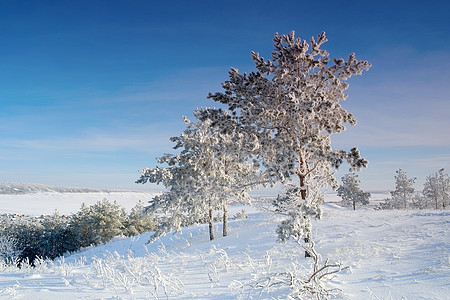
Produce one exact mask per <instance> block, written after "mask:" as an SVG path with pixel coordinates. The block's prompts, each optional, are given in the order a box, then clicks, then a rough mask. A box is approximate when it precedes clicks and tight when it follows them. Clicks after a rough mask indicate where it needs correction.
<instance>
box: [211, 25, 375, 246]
mask: <svg viewBox="0 0 450 300" xmlns="http://www.w3.org/2000/svg"><path fill="white" fill-rule="evenodd" d="M326 41H327V38H326V36H325V33H322V34H320V35H318V37H317V39H315V38H314V37H312V38H311V40H310V42H309V43H308V42H307V41H306V40H302V39H300V38H296V37H295V33H294V32H291V33H290V34H288V35H279V34H275V37H274V51H273V52H272V59H271V60H264V59H263V58H262V57H261V56H260V55H259V54H258V53H255V52H252V60H253V62H254V64H255V66H256V69H257V71H256V72H252V73H250V74H246V73H243V74H241V73H239V71H238V70H237V69H234V68H232V69H231V71H230V72H229V80H228V81H226V82H224V83H223V84H222V87H223V89H224V90H225V91H224V92H222V93H215V94H210V95H209V98H210V99H212V100H214V101H217V102H220V103H222V104H224V105H226V106H227V107H228V109H229V111H230V112H231V114H232V116H233V117H234V118H235V120H236V122H237V123H238V124H239V125H240V128H239V130H242V131H246V132H251V133H252V134H255V135H257V137H258V141H259V143H258V144H259V147H258V148H257V149H255V152H254V155H255V156H256V157H258V158H261V159H262V163H263V166H264V168H265V170H266V174H268V175H269V176H270V178H271V179H272V182H275V181H281V182H283V183H286V184H288V185H287V187H286V193H285V195H283V196H280V197H279V198H278V200H279V202H283V203H279V204H278V207H279V208H280V209H282V210H283V213H284V214H285V215H286V216H287V219H286V220H285V221H284V222H283V223H282V224H281V225H280V226H281V227H282V228H280V229H279V233H280V234H281V235H280V238H281V239H284V238H289V237H294V238H296V239H298V238H309V237H310V235H311V230H310V217H316V218H319V217H320V214H321V213H320V204H321V203H322V201H323V195H322V193H321V191H322V190H323V189H324V188H325V187H326V186H332V187H337V182H336V179H335V178H334V175H333V174H334V170H335V169H337V168H338V167H339V166H340V165H341V164H342V163H343V162H344V161H347V162H348V163H349V164H350V166H351V168H352V169H359V168H362V167H365V166H366V165H367V161H366V160H365V159H363V158H361V156H360V153H359V151H358V149H357V148H352V149H350V151H349V152H346V151H344V150H334V149H333V148H332V147H331V136H332V135H333V134H336V133H340V132H342V131H344V130H345V126H344V125H345V123H348V124H350V125H355V124H356V120H355V118H354V116H353V115H352V114H351V113H349V112H348V111H346V110H345V109H344V108H343V107H342V106H341V104H340V102H341V101H343V100H345V99H346V98H347V95H346V94H345V90H347V88H348V87H349V85H348V83H347V82H346V81H347V80H348V79H349V78H350V77H352V76H353V75H361V74H362V72H363V70H368V69H369V68H370V66H371V65H370V64H369V63H368V62H367V61H358V60H357V59H356V58H355V54H350V56H349V57H348V59H342V58H339V59H330V57H329V53H328V52H327V51H325V50H323V49H321V46H322V45H323V44H324V43H325V42H326ZM213 123H220V122H219V121H218V120H214V119H213Z"/></svg>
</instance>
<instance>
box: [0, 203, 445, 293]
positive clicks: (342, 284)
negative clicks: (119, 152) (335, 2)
mask: <svg viewBox="0 0 450 300" xmlns="http://www.w3.org/2000/svg"><path fill="white" fill-rule="evenodd" d="M124 196H125V195H124ZM74 197H75V196H74ZM328 200H331V201H333V200H336V199H335V197H334V196H328ZM74 201H75V200H74ZM136 201H137V200H136ZM132 206H133V205H131V207H132ZM243 208H244V209H245V210H246V212H247V214H248V216H249V218H248V219H242V220H240V219H236V220H230V224H229V236H228V237H225V238H222V237H220V232H221V226H220V224H217V225H216V226H215V231H216V239H215V240H214V241H209V237H208V228H207V225H196V226H191V227H189V228H186V229H185V230H183V233H181V234H177V235H167V236H165V237H163V238H161V239H160V240H159V241H156V242H155V243H153V244H146V242H147V240H148V239H149V237H150V233H146V234H142V235H140V236H137V237H131V238H117V239H115V240H114V241H112V242H110V243H107V244H104V245H101V246H98V247H92V248H89V249H85V250H84V251H82V252H79V253H75V254H73V255H70V256H67V257H64V258H60V259H57V260H55V261H54V262H49V261H45V262H41V263H40V264H38V265H37V266H36V267H35V268H31V267H28V268H27V267H24V268H22V269H16V268H12V267H10V266H0V298H1V299H268V298H275V299H285V298H286V297H287V294H288V292H289V289H288V288H287V287H284V286H281V285H273V286H269V287H268V286H266V283H267V280H268V278H269V277H271V278H274V276H273V275H274V274H275V273H278V272H284V271H285V270H289V271H291V272H293V273H295V274H297V275H298V276H300V277H304V276H305V275H307V274H309V265H310V264H311V260H308V259H304V258H303V250H302V249H299V248H298V246H296V245H295V244H294V243H293V242H288V243H287V244H280V243H277V242H276V233H275V229H276V226H277V225H278V223H279V222H280V220H281V218H280V217H279V216H277V215H273V214H271V213H268V212H266V211H264V210H263V209H261V208H258V207H244V206H241V205H236V206H232V207H231V211H230V216H231V217H232V216H233V215H235V214H236V213H237V212H240V211H241V210H242V209H243ZM323 210H324V214H323V219H322V220H318V221H314V227H313V232H314V237H313V238H314V240H315V242H316V250H317V251H318V252H319V253H320V254H321V256H322V258H323V260H324V259H326V258H329V259H330V261H331V262H339V263H342V264H343V265H344V266H347V267H349V268H348V269H346V270H344V271H342V272H340V273H337V274H334V276H333V277H332V278H331V280H330V281H328V282H326V287H327V288H336V289H340V292H339V291H336V293H335V294H334V295H335V298H337V299H448V298H447V295H448V293H449V283H448V282H449V280H448V278H450V261H449V249H450V248H449V246H450V239H449V236H448V231H449V224H450V212H448V211H433V210H428V211H416V210H408V211H380V210H373V209H372V208H361V207H357V210H356V211H353V210H350V209H347V208H342V207H339V206H338V205H336V204H335V203H330V202H328V203H325V204H324V205H323Z"/></svg>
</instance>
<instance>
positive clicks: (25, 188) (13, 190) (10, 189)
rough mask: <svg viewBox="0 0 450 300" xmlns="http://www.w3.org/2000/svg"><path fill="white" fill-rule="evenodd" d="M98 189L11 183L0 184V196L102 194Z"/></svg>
mask: <svg viewBox="0 0 450 300" xmlns="http://www.w3.org/2000/svg"><path fill="white" fill-rule="evenodd" d="M102 191H104V190H100V189H89V188H80V187H61V186H51V185H43V184H37V183H11V182H0V194H11V195H16V194H30V193H43V192H58V193H94V192H102Z"/></svg>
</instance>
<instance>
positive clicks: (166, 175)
mask: <svg viewBox="0 0 450 300" xmlns="http://www.w3.org/2000/svg"><path fill="white" fill-rule="evenodd" d="M200 114H201V110H197V111H196V112H195V116H196V117H198V116H199V115H200ZM184 120H185V123H186V126H187V128H186V129H185V130H184V132H183V133H182V134H181V135H180V136H178V137H173V138H171V140H172V141H173V142H175V146H174V149H179V150H180V153H179V154H177V155H175V154H165V155H164V156H162V157H160V158H158V159H157V161H158V163H160V164H167V167H165V168H160V167H156V168H146V169H143V170H141V171H140V172H141V177H140V179H139V180H137V182H138V183H145V182H147V181H148V182H153V183H157V184H160V183H162V184H163V185H164V186H165V187H166V188H167V189H168V191H167V192H165V193H163V194H162V195H158V196H156V197H155V198H154V199H153V201H152V202H151V204H150V206H149V208H148V209H149V210H150V211H152V212H158V213H160V214H162V215H163V216H164V217H163V218H162V224H161V225H160V228H159V230H158V231H157V232H156V233H155V236H154V238H156V237H158V236H160V235H163V234H165V233H167V232H169V231H171V230H173V229H175V230H176V231H179V230H181V226H182V225H184V224H192V223H196V222H199V221H203V220H207V221H208V223H209V229H210V239H214V231H213V211H214V210H217V209H223V235H224V236H226V235H227V220H228V201H229V200H231V199H234V200H235V201H238V202H249V200H250V198H249V196H248V194H247V192H248V190H249V188H250V186H251V185H249V184H247V182H248V181H249V180H251V179H252V178H253V177H255V176H256V174H257V172H258V171H259V165H258V163H256V162H255V161H249V160H248V157H247V156H246V155H245V154H243V153H246V152H248V151H243V150H244V149H246V148H247V147H253V146H252V145H254V143H252V139H253V140H255V137H254V136H251V135H245V134H243V133H238V132H236V131H234V130H221V131H219V130H216V129H215V128H214V127H212V126H211V121H210V120H209V119H204V120H202V121H197V122H191V121H190V120H188V119H187V118H184ZM255 142H256V140H255Z"/></svg>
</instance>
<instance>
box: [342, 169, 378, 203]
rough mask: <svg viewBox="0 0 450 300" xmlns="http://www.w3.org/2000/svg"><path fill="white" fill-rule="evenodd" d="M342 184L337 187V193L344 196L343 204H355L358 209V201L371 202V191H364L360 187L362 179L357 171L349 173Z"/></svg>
mask: <svg viewBox="0 0 450 300" xmlns="http://www.w3.org/2000/svg"><path fill="white" fill-rule="evenodd" d="M341 180H342V184H341V185H340V186H339V187H338V189H337V195H338V196H339V197H341V198H342V204H343V205H346V206H347V205H353V210H355V209H356V203H357V202H358V203H361V204H362V205H367V204H369V198H370V193H367V192H364V191H363V190H362V189H361V188H360V187H359V184H360V180H359V179H358V175H357V174H355V173H347V174H345V175H344V176H343V177H342V178H341Z"/></svg>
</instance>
